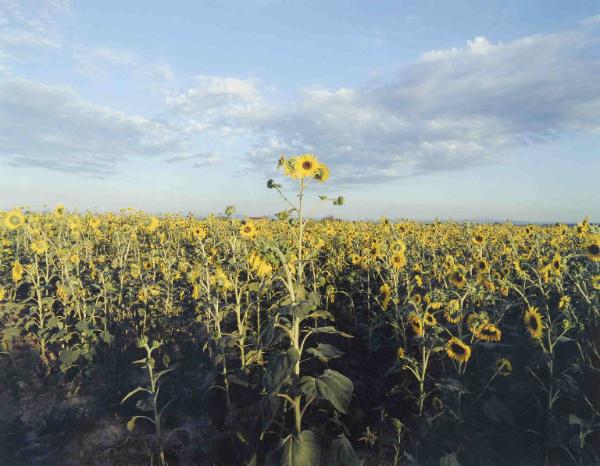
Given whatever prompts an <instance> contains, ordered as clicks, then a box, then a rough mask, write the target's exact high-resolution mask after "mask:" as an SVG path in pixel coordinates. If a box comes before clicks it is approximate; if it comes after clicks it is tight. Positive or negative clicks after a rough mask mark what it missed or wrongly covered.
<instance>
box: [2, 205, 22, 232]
mask: <svg viewBox="0 0 600 466" xmlns="http://www.w3.org/2000/svg"><path fill="white" fill-rule="evenodd" d="M24 224H25V216H24V215H23V213H22V212H21V211H20V210H19V209H13V210H11V211H10V212H7V213H6V215H5V217H4V226H5V227H6V228H8V229H9V230H16V229H17V228H20V227H22V226H23V225H24Z"/></svg>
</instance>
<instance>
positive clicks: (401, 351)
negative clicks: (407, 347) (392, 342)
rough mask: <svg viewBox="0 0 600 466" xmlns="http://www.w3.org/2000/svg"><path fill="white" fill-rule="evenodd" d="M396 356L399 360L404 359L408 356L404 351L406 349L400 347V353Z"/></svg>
mask: <svg viewBox="0 0 600 466" xmlns="http://www.w3.org/2000/svg"><path fill="white" fill-rule="evenodd" d="M396 356H397V357H398V359H404V357H405V356H406V352H405V351H404V348H402V346H399V347H398V351H397V352H396Z"/></svg>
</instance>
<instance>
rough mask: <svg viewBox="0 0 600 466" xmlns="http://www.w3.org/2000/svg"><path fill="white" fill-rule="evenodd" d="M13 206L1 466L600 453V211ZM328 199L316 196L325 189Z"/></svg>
mask: <svg viewBox="0 0 600 466" xmlns="http://www.w3.org/2000/svg"><path fill="white" fill-rule="evenodd" d="M279 167H280V168H281V169H282V171H283V177H284V178H283V180H281V183H279V182H277V181H275V180H269V182H268V183H267V187H268V188H269V189H271V190H272V191H273V192H274V195H278V196H280V197H281V200H282V203H283V205H285V206H286V210H284V211H282V212H280V213H278V214H277V216H276V218H275V219H266V218H255V219H252V218H245V219H242V218H237V216H236V215H234V208H233V207H228V208H227V209H225V213H224V214H222V215H219V216H209V217H207V218H202V219H200V218H196V217H194V216H191V215H190V216H182V215H161V216H152V215H148V214H145V213H143V212H138V211H134V210H122V211H121V212H120V213H118V214H114V213H104V214H95V213H76V212H70V211H69V210H67V209H66V208H65V207H64V206H58V207H57V208H56V209H55V210H54V211H52V212H42V213H36V212H30V211H27V209H21V208H15V209H13V210H10V211H6V212H2V213H0V345H1V346H0V401H1V403H0V464H2V465H7V466H8V465H15V466H18V465H26V464H44V465H53V464H57V465H71V464H72V465H86V464H90V465H121V464H122V465H138V464H139V465H142V464H153V465H160V466H164V465H167V464H169V465H263V464H264V465H285V466H315V465H324V466H330V465H331V466H334V465H339V466H346V465H348V466H354V465H361V464H363V465H446V466H456V465H562V464H565V465H592V464H600V463H599V461H600V459H599V458H600V456H599V455H598V450H597V448H598V446H599V445H600V443H599V441H600V437H597V436H596V431H597V430H599V429H600V412H599V409H600V390H599V389H598V386H599V382H600V377H598V375H597V373H598V369H597V368H598V367H600V354H599V353H598V345H597V343H598V342H599V341H600V327H599V326H600V299H599V293H598V290H600V231H599V229H598V227H597V226H595V225H592V224H590V223H588V222H587V221H586V220H583V221H582V222H580V223H579V224H578V225H576V226H567V225H552V226H541V225H527V226H517V225H514V224H511V223H503V224H493V225H492V224H489V225H488V224H485V225H483V224H482V225H475V224H468V223H453V222H445V223H441V222H434V223H430V224H425V223H417V222H411V221H393V222H392V221H388V220H386V219H382V220H380V221H378V222H368V221H360V222H359V221H338V220H335V219H333V218H330V219H319V220H316V219H311V218H310V217H309V216H308V215H307V213H306V204H307V203H308V204H311V203H314V202H313V201H316V202H326V203H331V204H334V205H341V204H343V203H344V198H342V197H336V198H329V197H326V196H318V194H319V193H318V187H319V184H320V183H323V182H326V181H327V180H328V177H329V170H328V169H327V167H326V166H325V165H324V164H323V163H321V162H319V161H318V160H317V159H316V158H315V157H314V156H312V155H310V154H304V155H300V156H296V157H289V158H282V159H281V160H280V161H279ZM311 205H312V204H311Z"/></svg>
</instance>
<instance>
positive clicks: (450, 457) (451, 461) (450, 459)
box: [440, 452, 460, 466]
mask: <svg viewBox="0 0 600 466" xmlns="http://www.w3.org/2000/svg"><path fill="white" fill-rule="evenodd" d="M440 466H460V462H459V461H458V458H457V456H456V453H454V452H452V453H448V454H447V455H444V456H442V457H441V458H440Z"/></svg>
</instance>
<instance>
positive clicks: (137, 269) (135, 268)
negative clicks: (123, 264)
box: [129, 264, 142, 278]
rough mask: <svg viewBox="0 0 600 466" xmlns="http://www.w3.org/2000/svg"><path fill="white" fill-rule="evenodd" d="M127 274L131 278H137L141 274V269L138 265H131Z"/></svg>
mask: <svg viewBox="0 0 600 466" xmlns="http://www.w3.org/2000/svg"><path fill="white" fill-rule="evenodd" d="M129 272H130V273H131V276H132V277H133V278H138V277H139V276H140V275H141V274H142V268H141V267H140V266H139V264H131V265H130V267H129Z"/></svg>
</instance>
